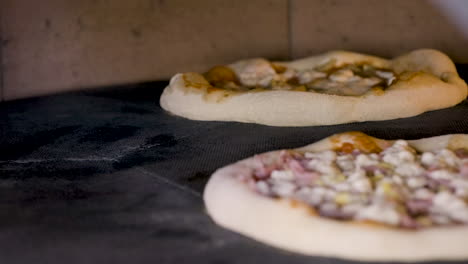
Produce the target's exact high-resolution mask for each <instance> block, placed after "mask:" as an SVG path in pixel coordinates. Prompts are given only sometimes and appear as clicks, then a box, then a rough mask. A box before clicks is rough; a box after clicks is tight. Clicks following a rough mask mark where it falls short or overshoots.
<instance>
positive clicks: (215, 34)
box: [0, 0, 468, 100]
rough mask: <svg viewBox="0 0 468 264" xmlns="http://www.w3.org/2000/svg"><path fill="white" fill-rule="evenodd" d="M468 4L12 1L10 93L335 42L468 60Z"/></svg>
mask: <svg viewBox="0 0 468 264" xmlns="http://www.w3.org/2000/svg"><path fill="white" fill-rule="evenodd" d="M463 1H465V0H412V1H408V0H392V1H378V0H251V1H247V0H243V1H232V0H198V1H189V0H186V1H183V0H133V1H127V0H81V1H73V0H42V1H29V0H2V1H0V22H1V23H0V39H1V42H0V44H1V45H0V61H1V64H0V100H1V99H4V100H12V99H18V98H24V97H30V96H37V95H44V94H50V93H56V92H63V91H69V90H77V89H86V88H91V87H96V86H104V85H113V84H124V83H132V82H140V81H150V80H165V79H168V78H169V77H170V76H172V75H173V74H174V73H176V72H181V71H203V70H206V69H207V68H209V67H210V66H212V65H215V64H222V63H228V62H231V61H233V60H238V59H242V58H247V57H260V56H261V57H267V58H270V59H288V58H299V57H303V56H308V55H312V54H315V53H320V52H324V51H327V50H331V49H347V50H353V51H360V52H366V53H373V54H376V55H381V56H394V55H397V54H400V53H402V52H406V51H409V50H411V49H416V48H437V49H441V50H442V51H444V52H446V53H448V54H449V55H450V56H451V57H452V58H453V59H454V60H455V61H456V62H460V63H468V49H467V48H466V47H468V45H467V44H468V42H467V38H466V34H465V35H464V34H463V29H464V28H465V33H466V29H468V25H466V24H463V23H465V22H466V20H465V21H462V20H463V14H462V15H461V20H460V13H463V12H458V13H459V14H458V17H457V14H456V13H457V12H455V14H454V12H453V11H454V10H455V11H457V10H460V8H459V6H460V5H462V6H463V5H464V6H467V5H468V4H467V3H466V2H467V1H465V2H464V3H463ZM448 2H450V3H448ZM447 3H448V4H447ZM457 5H458V7H457ZM446 7H448V8H446ZM450 10H452V13H450Z"/></svg>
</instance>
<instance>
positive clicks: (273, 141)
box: [0, 67, 468, 264]
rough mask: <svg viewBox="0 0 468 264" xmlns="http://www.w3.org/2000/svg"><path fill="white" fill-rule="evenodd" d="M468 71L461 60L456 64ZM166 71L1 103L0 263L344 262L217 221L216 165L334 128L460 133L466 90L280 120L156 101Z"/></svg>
mask: <svg viewBox="0 0 468 264" xmlns="http://www.w3.org/2000/svg"><path fill="white" fill-rule="evenodd" d="M460 70H464V73H465V74H463V72H462V77H465V79H468V74H466V73H467V70H468V67H461V68H460ZM166 84H167V82H154V83H145V84H139V85H129V86H121V87H113V88H110V89H109V88H108V89H97V90H94V91H86V92H73V93H67V94H62V95H54V96H47V97H41V98H33V99H26V100H19V101H13V102H5V103H2V104H0V133H1V134H0V136H1V137H0V228H1V232H0V263H67V264H72V263H113V264H117V263H178V264H179V263H218V264H221V263H224V264H227V263H241V262H242V263H311V262H314V263H337V262H340V263H351V262H348V261H342V260H337V259H330V258H317V257H305V256H301V255H296V254H292V253H288V252H284V251H281V250H277V249H274V248H271V247H268V246H265V245H263V244H260V243H257V242H255V241H253V240H251V239H248V238H245V237H243V236H241V235H238V234H235V233H232V232H230V231H227V230H224V229H222V228H220V227H218V226H216V225H215V224H214V223H213V222H212V221H211V220H210V219H209V217H208V216H207V215H206V214H205V212H204V208H203V200H202V196H201V194H202V190H203V186H204V184H205V183H206V181H207V180H208V177H209V175H210V174H211V173H212V172H213V171H214V170H215V169H216V168H219V167H222V166H224V165H227V164H229V163H231V162H234V161H236V160H239V159H242V158H245V157H248V156H251V155H253V154H255V153H259V152H264V151H269V150H274V149H280V148H293V147H298V146H302V145H305V144H308V143H311V142H314V141H316V140H319V139H321V138H324V137H327V136H329V135H331V134H333V133H337V132H343V131H349V130H360V131H363V132H365V133H368V134H370V135H372V136H376V137H381V138H386V139H396V138H407V139H416V138H421V137H429V136H436V135H441V134H448V133H468V118H467V117H468V102H467V101H464V102H463V103H461V104H459V105H457V106H455V107H452V108H450V109H444V110H438V111H432V112H428V113H425V114H422V115H420V116H417V117H413V118H405V119H399V120H392V121H383V122H365V123H353V124H345V125H336V126H319V127H304V128H279V127H268V126H262V125H253V124H241V123H227V122H198V121H190V120H186V119H183V118H179V117H175V116H172V115H170V114H168V113H166V112H165V111H163V110H162V109H161V108H160V107H159V103H158V99H159V95H160V93H161V91H162V89H163V88H164V87H165V85H166Z"/></svg>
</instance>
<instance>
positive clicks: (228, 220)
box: [203, 134, 468, 261]
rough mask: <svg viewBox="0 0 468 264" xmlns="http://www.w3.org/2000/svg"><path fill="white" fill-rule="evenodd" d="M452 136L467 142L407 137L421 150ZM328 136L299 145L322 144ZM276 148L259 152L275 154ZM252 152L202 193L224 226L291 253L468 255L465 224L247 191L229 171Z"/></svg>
mask: <svg viewBox="0 0 468 264" xmlns="http://www.w3.org/2000/svg"><path fill="white" fill-rule="evenodd" d="M454 138H457V139H456V140H457V141H463V142H464V144H468V135H466V134H465V135H445V136H439V137H432V138H425V139H419V140H411V141H408V142H409V143H410V144H411V145H412V146H414V147H416V148H417V147H418V145H419V146H424V148H425V149H426V150H430V149H433V148H438V147H441V146H449V145H450V144H451V143H450V142H452V141H453V139H454ZM331 145H332V143H331V142H330V138H325V139H323V140H321V141H318V142H316V143H313V144H310V145H307V146H305V147H302V148H298V150H302V151H304V150H309V151H311V150H322V149H324V148H326V147H327V146H331ZM277 154H278V151H272V152H267V153H263V154H260V155H267V156H274V155H277ZM252 159H253V157H251V158H248V159H245V160H241V161H239V162H237V163H234V164H231V165H228V166H226V167H224V168H221V169H219V170H217V171H216V172H215V173H214V174H213V175H212V177H211V178H210V180H209V182H208V183H207V185H206V187H205V190H204V194H203V198H204V202H205V206H206V208H207V212H208V214H209V215H210V216H211V217H212V218H213V220H214V221H215V222H216V223H217V224H219V225H221V226H223V227H225V228H227V229H230V230H233V231H236V232H239V233H241V234H243V235H246V236H248V237H251V238H253V239H255V240H258V241H261V242H264V243H266V244H269V245H272V246H275V247H278V248H281V249H284V250H287V251H292V252H296V253H301V254H305V255H314V256H327V257H338V258H344V259H352V260H359V261H429V260H463V259H468V251H467V250H466V238H467V237H468V226H458V227H437V228H431V229H425V230H420V231H406V230H398V229H395V228H386V227H380V226H377V227H376V226H372V225H357V224H350V223H345V222H338V221H335V220H329V219H325V218H321V217H317V216H315V215H313V214H310V212H309V211H308V210H306V209H305V208H302V207H294V208H293V207H292V206H291V204H290V203H288V202H286V201H284V200H283V201H278V200H273V199H270V198H266V197H263V196H261V195H258V194H256V193H254V192H252V191H251V190H250V189H248V188H247V186H245V184H243V183H241V182H240V181H239V180H237V179H236V178H235V177H234V176H235V175H238V174H239V173H249V172H250V170H251V166H252V162H253V160H252Z"/></svg>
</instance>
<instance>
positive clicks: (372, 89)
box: [160, 49, 467, 126]
mask: <svg viewBox="0 0 468 264" xmlns="http://www.w3.org/2000/svg"><path fill="white" fill-rule="evenodd" d="M466 96H467V85H466V83H465V82H464V81H463V80H462V79H461V78H460V77H459V76H458V74H457V71H456V68H455V66H454V64H453V62H452V61H451V60H450V58H448V57H447V56H446V55H445V54H443V53H441V52H439V51H436V50H428V49H425V50H416V51H413V52H410V53H408V54H405V55H402V56H400V57H397V58H394V59H392V60H387V59H383V58H379V57H375V56H369V55H364V54H358V53H352V52H345V51H333V52H329V53H325V54H322V55H319V56H313V57H309V58H305V59H300V60H296V61H291V62H272V61H268V60H266V59H261V58H257V59H248V60H242V61H238V62H236V63H233V64H230V65H225V66H216V67H214V68H212V69H210V70H209V71H208V72H206V73H204V74H199V73H193V72H190V73H179V74H176V75H175V76H174V77H173V78H172V79H171V81H170V84H169V85H168V86H167V87H166V89H165V90H164V92H163V94H162V96H161V98H160V104H161V106H162V108H164V109H165V110H167V111H169V112H171V113H173V114H175V115H179V116H182V117H186V118H189V119H194V120H219V121H238V122H248V123H259V124H265V125H270V126H312V125H331V124H340V123H349V122H361V121H371V120H388V119H395V118H403V117H410V116H414V115H418V114H421V113H423V112H425V111H430V110H435V109H441V108H446V107H450V106H453V105H456V104H457V103H459V102H461V101H462V100H464V99H465V98H466Z"/></svg>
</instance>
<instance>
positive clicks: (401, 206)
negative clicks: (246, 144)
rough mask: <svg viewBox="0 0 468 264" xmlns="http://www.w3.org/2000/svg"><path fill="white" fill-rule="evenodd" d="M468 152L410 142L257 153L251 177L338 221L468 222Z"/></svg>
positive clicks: (270, 191)
mask: <svg viewBox="0 0 468 264" xmlns="http://www.w3.org/2000/svg"><path fill="white" fill-rule="evenodd" d="M350 135H351V134H350ZM353 135H354V134H353ZM354 136H358V135H357V134H356V135H354ZM342 143H343V142H342ZM344 143H346V142H344ZM345 150H346V149H345ZM465 153H466V150H462V149H459V150H454V151H452V150H450V149H441V150H438V151H434V152H423V153H418V152H417V151H416V150H415V149H414V148H412V147H411V146H410V145H409V144H408V142H406V141H404V140H397V141H395V142H394V143H393V144H392V145H389V146H388V147H386V148H385V149H383V150H378V151H377V150H375V149H374V150H373V151H363V150H360V149H353V150H352V151H343V149H336V150H328V151H322V152H306V153H299V152H293V151H282V152H281V153H280V156H279V158H278V160H277V161H276V162H273V161H269V162H267V161H264V160H262V159H261V158H260V156H257V157H256V158H255V160H256V161H257V165H256V168H255V170H254V172H253V175H252V176H251V177H250V178H248V179H247V182H249V181H250V182H252V184H249V186H251V188H253V189H254V190H256V191H257V192H258V193H260V194H262V195H265V196H268V197H272V198H286V199H291V200H294V201H298V202H301V203H304V204H307V205H309V206H310V207H311V208H312V209H313V210H314V211H316V212H317V213H318V214H319V215H321V216H323V217H328V218H332V219H337V220H348V221H364V222H367V221H371V222H376V223H381V224H385V225H390V226H398V227H401V228H408V229H417V228H425V227H431V226H437V225H456V224H468V155H465ZM244 177H245V176H244ZM245 180H246V179H245V178H244V181H245Z"/></svg>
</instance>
